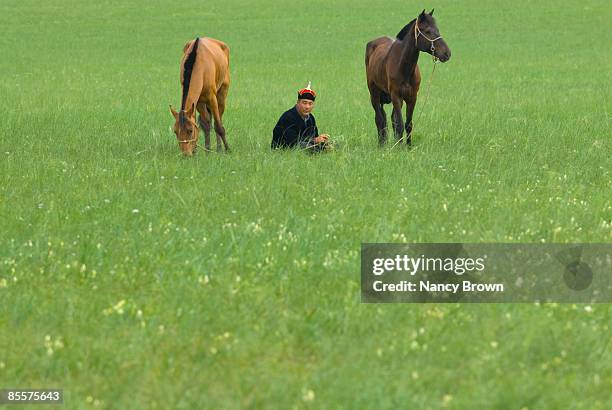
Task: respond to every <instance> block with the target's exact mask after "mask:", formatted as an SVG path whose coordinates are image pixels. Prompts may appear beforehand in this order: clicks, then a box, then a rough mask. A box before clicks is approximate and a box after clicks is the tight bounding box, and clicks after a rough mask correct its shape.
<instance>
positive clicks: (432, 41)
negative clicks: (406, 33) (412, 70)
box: [414, 17, 442, 62]
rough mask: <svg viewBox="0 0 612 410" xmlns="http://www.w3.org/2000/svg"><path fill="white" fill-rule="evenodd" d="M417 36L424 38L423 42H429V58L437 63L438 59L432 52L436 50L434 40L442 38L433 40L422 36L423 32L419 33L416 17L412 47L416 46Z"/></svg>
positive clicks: (437, 38) (438, 38)
mask: <svg viewBox="0 0 612 410" xmlns="http://www.w3.org/2000/svg"><path fill="white" fill-rule="evenodd" d="M419 35H421V36H423V37H425V40H427V41H429V42H431V49H430V50H431V57H432V58H433V60H434V62H436V61H438V57H436V56H434V52H435V51H436V48H435V47H434V41H436V40H440V39H441V38H442V36H438V37H436V38H434V39H431V38H429V37H427V36H426V35H425V34H423V32H422V31H421V29H420V28H419V18H418V17H417V18H416V20H415V21H414V45H415V46H417V39H418V37H419Z"/></svg>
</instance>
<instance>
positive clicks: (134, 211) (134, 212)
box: [132, 209, 140, 214]
mask: <svg viewBox="0 0 612 410" xmlns="http://www.w3.org/2000/svg"><path fill="white" fill-rule="evenodd" d="M139 212H140V210H138V209H132V213H133V214H137V213H139Z"/></svg>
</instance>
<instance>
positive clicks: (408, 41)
mask: <svg viewBox="0 0 612 410" xmlns="http://www.w3.org/2000/svg"><path fill="white" fill-rule="evenodd" d="M413 30H414V29H413ZM411 33H414V32H413V31H412V30H411ZM418 61H419V49H418V48H417V47H416V44H415V41H414V34H410V33H409V34H407V35H406V37H404V39H403V40H402V49H401V52H400V67H402V68H403V69H402V71H403V72H405V73H406V74H407V75H408V77H411V76H412V74H413V73H414V69H415V67H416V65H417V62H418Z"/></svg>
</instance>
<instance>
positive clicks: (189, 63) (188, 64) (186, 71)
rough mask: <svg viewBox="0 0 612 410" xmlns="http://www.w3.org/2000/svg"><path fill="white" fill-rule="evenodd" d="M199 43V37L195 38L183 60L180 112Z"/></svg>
mask: <svg viewBox="0 0 612 410" xmlns="http://www.w3.org/2000/svg"><path fill="white" fill-rule="evenodd" d="M199 41H200V37H196V39H195V41H194V42H193V48H192V49H191V52H190V53H189V55H188V56H187V58H186V59H185V65H184V66H183V98H182V99H181V111H182V110H184V109H185V102H186V100H187V94H188V93H189V84H190V83H191V73H192V72H193V66H194V65H195V60H196V55H197V52H198V43H199Z"/></svg>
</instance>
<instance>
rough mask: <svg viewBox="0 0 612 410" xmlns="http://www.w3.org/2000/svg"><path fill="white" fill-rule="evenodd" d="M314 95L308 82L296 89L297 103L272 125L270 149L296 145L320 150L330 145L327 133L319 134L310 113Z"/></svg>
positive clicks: (312, 150)
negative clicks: (304, 86)
mask: <svg viewBox="0 0 612 410" xmlns="http://www.w3.org/2000/svg"><path fill="white" fill-rule="evenodd" d="M316 95H317V94H316V93H315V92H314V90H312V89H311V88H310V82H308V85H307V86H306V88H303V89H301V90H300V91H298V99H297V103H296V104H295V106H294V107H293V108H291V109H289V110H287V111H285V112H284V113H283V115H281V117H280V118H279V120H278V122H277V123H276V126H275V127H274V131H273V132H272V149H277V148H294V147H296V146H297V147H299V148H301V149H305V150H308V151H309V152H320V151H324V150H326V149H328V148H329V147H330V146H329V143H328V140H329V135H327V134H321V135H319V129H318V128H317V122H316V121H315V117H314V115H312V110H313V108H314V101H315V98H316Z"/></svg>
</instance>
